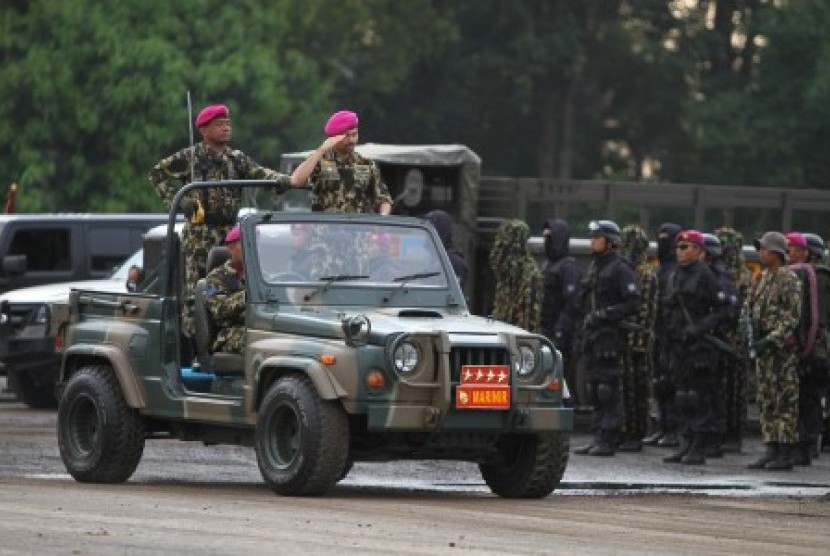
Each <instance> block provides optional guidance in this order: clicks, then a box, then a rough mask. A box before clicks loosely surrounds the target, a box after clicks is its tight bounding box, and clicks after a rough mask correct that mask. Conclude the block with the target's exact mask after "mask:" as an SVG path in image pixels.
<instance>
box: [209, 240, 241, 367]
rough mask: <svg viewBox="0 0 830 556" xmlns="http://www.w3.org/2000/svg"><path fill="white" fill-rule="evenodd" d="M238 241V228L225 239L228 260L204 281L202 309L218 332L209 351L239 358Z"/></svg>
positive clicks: (239, 242) (239, 262) (239, 265)
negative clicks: (204, 307)
mask: <svg viewBox="0 0 830 556" xmlns="http://www.w3.org/2000/svg"><path fill="white" fill-rule="evenodd" d="M241 239H242V235H241V232H240V229H239V226H238V225H237V226H235V227H234V228H232V229H231V230H230V231H229V232H228V234H227V235H226V236H225V245H226V246H227V248H228V252H229V253H230V258H229V259H228V260H227V261H226V262H225V264H223V265H220V266H217V267H216V268H214V269H213V270H211V271H210V272H209V273H208V275H207V277H206V278H205V283H206V288H205V305H206V307H207V310H208V311H209V312H210V316H211V317H212V318H213V322H214V324H215V325H216V328H217V330H218V331H217V334H216V340H214V342H213V347H212V349H213V351H214V352H217V351H221V352H229V353H239V354H241V353H242V352H243V351H244V350H245V269H244V268H243V266H242V242H241V241H240V240H241Z"/></svg>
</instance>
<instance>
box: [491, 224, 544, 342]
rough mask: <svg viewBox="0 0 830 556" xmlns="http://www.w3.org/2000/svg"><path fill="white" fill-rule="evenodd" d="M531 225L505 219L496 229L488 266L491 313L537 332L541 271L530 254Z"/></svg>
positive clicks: (540, 297)
mask: <svg viewBox="0 0 830 556" xmlns="http://www.w3.org/2000/svg"><path fill="white" fill-rule="evenodd" d="M529 238H530V228H529V227H528V225H527V224H525V223H524V222H523V221H521V220H507V221H505V222H503V223H502V225H501V226H500V227H499V230H498V232H496V239H495V242H494V243H493V250H492V251H490V268H491V269H492V270H493V275H494V276H495V278H496V292H495V300H494V302H493V313H492V316H493V318H494V319H496V320H500V321H503V322H507V323H510V324H513V325H515V326H519V327H521V328H524V329H525V330H529V331H531V332H538V331H539V328H540V324H541V322H540V317H541V312H542V296H541V293H542V283H543V280H542V273H541V272H540V271H539V266H538V265H537V264H536V259H534V258H533V256H532V255H531V254H530V251H529V250H528V247H527V240H528V239H529Z"/></svg>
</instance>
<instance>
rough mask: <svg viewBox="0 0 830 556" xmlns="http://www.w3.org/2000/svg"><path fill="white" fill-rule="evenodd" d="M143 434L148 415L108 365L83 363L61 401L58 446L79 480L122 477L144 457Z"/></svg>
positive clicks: (114, 480)
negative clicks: (128, 395) (128, 400)
mask: <svg viewBox="0 0 830 556" xmlns="http://www.w3.org/2000/svg"><path fill="white" fill-rule="evenodd" d="M144 435H145V424H144V420H143V418H142V417H141V416H140V415H139V414H138V412H137V411H136V410H135V409H133V408H131V407H129V406H128V405H127V403H126V402H125V401H124V396H123V395H122V393H121V388H120V385H119V384H118V380H117V379H116V377H115V376H114V374H113V372H112V370H111V369H110V368H109V367H106V366H103V365H92V366H88V367H84V368H82V369H80V370H79V371H78V372H77V373H75V374H74V375H73V376H72V378H70V379H69V382H68V383H67V384H66V388H65V389H64V393H63V396H62V397H61V400H60V403H59V404H58V446H59V448H60V452H61V459H63V463H64V465H65V466H66V470H67V471H69V474H70V475H72V476H73V477H74V478H75V480H77V481H80V482H86V483H123V482H124V481H126V480H127V479H129V478H130V476H131V475H132V474H133V472H134V471H135V468H136V466H137V465H138V462H139V460H140V459H141V455H142V453H143V452H144Z"/></svg>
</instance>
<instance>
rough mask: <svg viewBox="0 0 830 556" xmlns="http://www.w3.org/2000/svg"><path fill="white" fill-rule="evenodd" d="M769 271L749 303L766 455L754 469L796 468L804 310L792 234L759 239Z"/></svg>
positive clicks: (746, 310) (746, 312)
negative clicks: (798, 337)
mask: <svg viewBox="0 0 830 556" xmlns="http://www.w3.org/2000/svg"><path fill="white" fill-rule="evenodd" d="M755 248H756V249H758V254H759V257H760V258H761V263H762V264H763V265H764V270H763V272H762V273H761V277H760V278H759V279H758V281H756V282H755V283H754V284H753V286H752V291H751V292H750V294H749V297H748V298H747V300H746V302H745V303H744V315H745V318H747V319H748V322H749V323H750V324H751V325H752V339H751V343H750V350H751V352H754V353H755V354H756V355H757V358H756V360H755V372H756V375H757V380H758V413H759V420H760V422H761V439H762V441H763V442H764V444H765V445H766V451H765V452H764V455H763V456H761V457H760V458H759V459H757V460H755V461H754V462H752V463H750V464H749V466H748V467H749V468H750V469H772V470H787V469H792V467H793V460H792V451H793V447H794V446H795V444H796V443H797V442H798V352H797V350H798V347H797V345H796V342H795V334H796V330H797V328H798V321H799V316H800V315H799V312H800V310H801V287H800V285H799V283H798V277H796V275H795V274H794V273H793V271H792V270H790V269H789V268H787V266H786V260H787V239H786V238H785V237H784V236H783V234H781V233H779V232H767V233H765V234H764V235H763V236H761V239H760V241H759V240H756V241H755Z"/></svg>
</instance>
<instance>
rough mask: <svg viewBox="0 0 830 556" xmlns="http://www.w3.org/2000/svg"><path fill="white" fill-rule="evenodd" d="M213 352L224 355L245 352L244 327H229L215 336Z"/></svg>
mask: <svg viewBox="0 0 830 556" xmlns="http://www.w3.org/2000/svg"><path fill="white" fill-rule="evenodd" d="M213 351H214V352H217V351H221V352H225V353H239V354H241V353H243V352H244V351H245V327H244V326H229V327H227V328H222V329H221V330H219V332H218V333H217V334H216V340H215V341H214V342H213Z"/></svg>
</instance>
